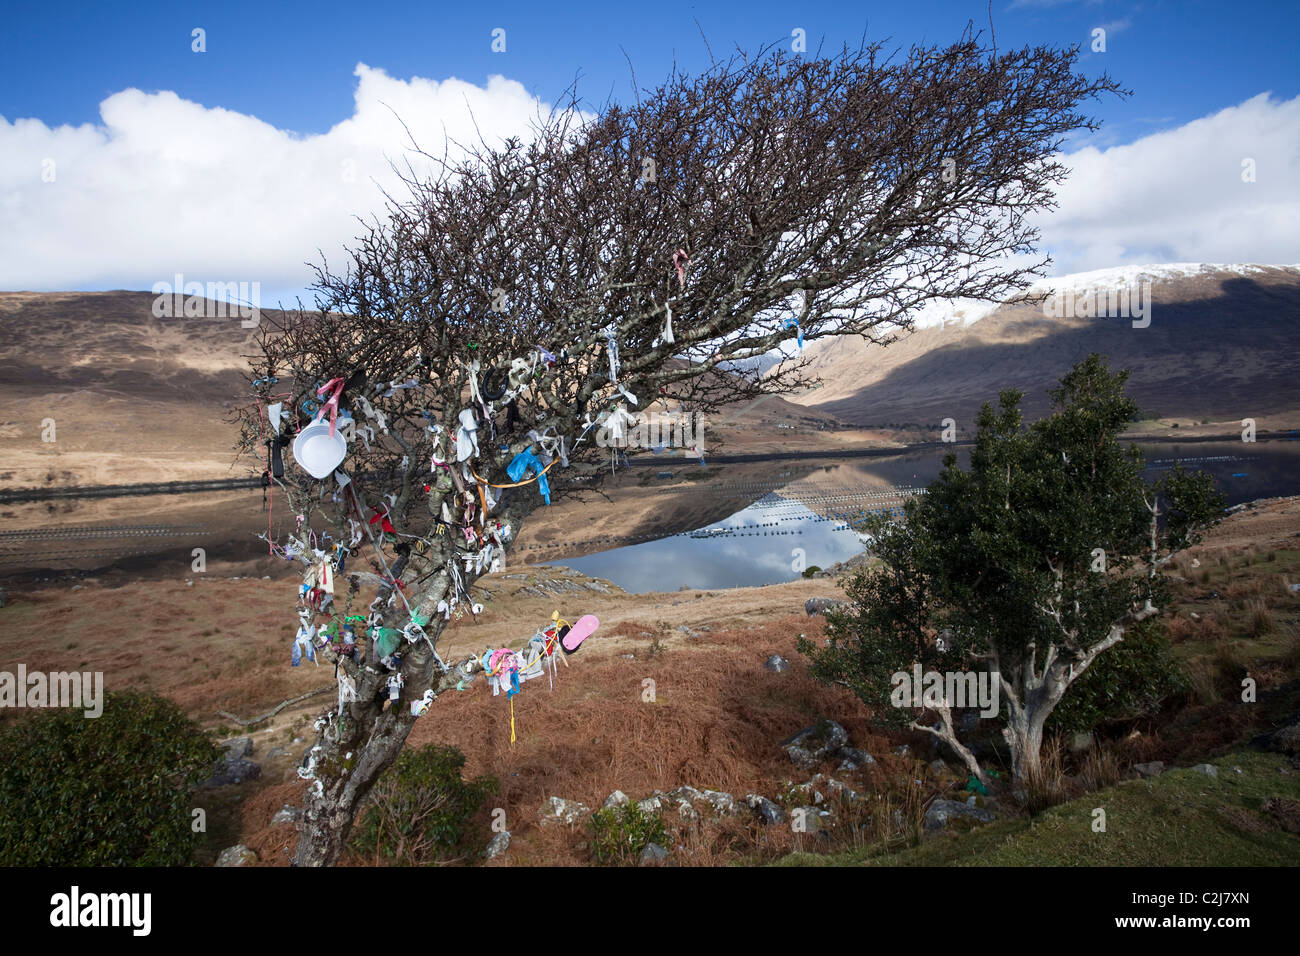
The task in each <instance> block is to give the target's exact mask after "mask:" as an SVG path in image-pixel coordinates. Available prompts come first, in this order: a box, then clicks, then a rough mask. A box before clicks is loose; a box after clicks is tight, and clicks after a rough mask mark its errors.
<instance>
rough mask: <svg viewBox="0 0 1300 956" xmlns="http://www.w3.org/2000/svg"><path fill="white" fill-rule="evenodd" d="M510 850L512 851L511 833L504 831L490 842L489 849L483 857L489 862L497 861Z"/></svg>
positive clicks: (484, 852)
mask: <svg viewBox="0 0 1300 956" xmlns="http://www.w3.org/2000/svg"><path fill="white" fill-rule="evenodd" d="M508 849H510V831H509V830H502V831H501V832H500V833H498V834H497V835H496V836H494V837H493V838H492V839H491V840H489V841H488V845H487V849H486V850H484V851H483V855H484V856H486V857H487V858H488V859H489V860H495V859H496V858H497V857H499V856H500V855H501V854H503V853H505V852H506V850H508Z"/></svg>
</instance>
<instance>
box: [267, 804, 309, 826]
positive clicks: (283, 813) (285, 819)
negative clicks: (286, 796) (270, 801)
mask: <svg viewBox="0 0 1300 956" xmlns="http://www.w3.org/2000/svg"><path fill="white" fill-rule="evenodd" d="M301 819H302V807H291V806H288V805H287V804H286V805H285V806H283V807H281V808H280V809H279V810H276V811H275V816H273V817H271V826H273V827H278V826H279V825H280V824H282V823H297V822H298V821H299V820H301Z"/></svg>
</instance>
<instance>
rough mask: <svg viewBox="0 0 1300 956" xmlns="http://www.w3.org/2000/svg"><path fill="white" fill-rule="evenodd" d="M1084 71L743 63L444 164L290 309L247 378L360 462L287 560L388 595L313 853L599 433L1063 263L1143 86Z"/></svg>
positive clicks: (437, 678)
mask: <svg viewBox="0 0 1300 956" xmlns="http://www.w3.org/2000/svg"><path fill="white" fill-rule="evenodd" d="M1077 56H1078V51H1077V49H1068V50H1057V49H1050V48H1035V49H1022V50H1012V51H996V50H990V49H988V48H987V47H986V46H985V45H984V44H983V43H982V41H981V39H980V37H979V36H978V35H976V34H971V33H967V35H965V36H964V37H963V38H962V39H961V40H960V41H959V42H957V43H955V44H953V45H952V46H949V47H947V48H944V49H940V48H926V49H913V50H911V51H910V53H907V54H893V55H890V54H885V53H883V52H882V48H881V46H880V45H878V44H877V45H870V46H862V47H859V48H858V49H856V50H852V49H848V48H846V49H845V50H843V52H841V53H840V54H839V55H838V56H835V57H832V58H804V57H799V56H790V55H788V54H784V53H782V52H780V51H775V52H773V51H771V50H768V51H763V52H762V53H761V54H760V56H758V57H756V58H750V57H747V56H744V55H737V56H735V57H733V58H732V59H730V60H728V61H725V62H715V63H714V65H713V66H712V67H711V68H710V69H708V70H707V71H705V72H703V73H702V74H701V75H699V76H696V77H688V76H685V75H674V76H673V77H671V78H670V79H669V80H668V81H667V82H665V83H664V84H663V85H661V86H659V87H658V88H657V89H653V90H642V91H640V92H639V93H638V95H637V97H636V99H635V101H634V102H633V103H631V104H624V105H617V104H614V105H608V106H607V107H606V108H604V109H603V110H602V111H600V112H599V114H598V115H597V116H595V117H594V118H592V117H588V116H585V115H584V114H582V113H581V112H580V111H579V109H578V103H577V101H576V99H574V98H573V97H570V99H569V101H568V102H566V103H565V104H563V108H562V109H556V110H554V111H552V112H551V113H549V114H548V115H546V116H541V117H539V118H538V119H537V120H536V121H535V122H534V123H533V124H532V128H531V130H530V135H529V136H528V137H526V138H525V139H511V140H508V141H506V142H505V143H504V144H498V145H493V144H488V143H480V144H477V145H470V146H467V147H465V150H466V151H465V153H464V155H463V156H462V157H461V158H459V159H456V160H455V161H452V160H449V159H448V158H447V157H446V156H444V157H443V158H441V159H438V158H436V157H428V159H429V161H430V162H431V163H433V164H434V165H433V170H434V172H433V173H432V174H431V175H430V176H429V177H428V178H422V177H421V176H417V175H414V174H408V175H407V176H405V177H404V178H405V180H406V185H407V186H409V189H410V196H409V198H407V199H404V200H402V201H400V202H398V201H395V200H390V203H389V205H388V208H387V210H386V212H385V214H384V216H383V217H381V218H379V219H376V220H374V221H373V222H371V223H369V224H367V225H366V227H365V229H364V233H363V235H361V236H360V237H358V239H357V240H356V241H355V247H354V248H353V249H352V250H351V251H350V253H349V261H348V262H347V264H346V268H344V269H343V270H342V271H341V272H339V273H336V272H333V271H331V270H330V269H329V268H328V267H327V266H325V265H322V266H319V267H317V270H316V271H317V278H316V283H315V296H316V302H315V308H314V309H312V310H309V311H308V310H302V309H300V310H297V311H293V312H288V313H285V314H283V315H282V316H281V317H280V318H279V319H276V320H273V321H272V322H263V330H264V332H263V337H262V340H261V350H262V354H261V356H260V357H259V358H258V359H257V360H256V362H255V364H254V368H253V371H252V374H251V375H250V376H249V377H250V379H251V380H253V381H254V383H255V385H256V387H258V388H260V389H262V392H261V394H263V395H264V396H265V398H266V401H267V402H271V401H273V399H272V397H271V396H272V393H277V394H278V393H284V392H288V393H290V394H291V396H292V397H291V398H286V399H283V409H284V414H285V415H286V416H287V418H286V420H285V421H284V422H283V423H282V426H281V435H282V436H284V437H285V438H291V437H293V436H294V434H295V433H296V432H297V431H298V430H299V429H304V428H305V427H306V426H308V425H309V423H310V421H311V416H312V413H313V412H315V413H316V414H317V415H319V414H320V411H318V410H317V409H318V406H325V408H324V411H326V412H327V413H328V414H327V416H326V418H325V421H326V422H328V421H329V417H330V416H332V415H333V414H334V412H335V409H345V410H346V411H347V412H349V413H350V416H351V419H352V421H353V423H354V425H353V426H352V428H353V430H352V431H351V432H350V433H349V434H351V435H352V437H351V440H350V441H349V442H348V444H347V450H346V459H345V460H344V461H343V462H341V463H340V464H339V466H338V467H339V470H338V472H337V473H334V474H331V473H330V472H329V471H328V470H327V469H328V467H329V466H330V464H331V462H328V461H327V462H326V463H325V464H324V465H321V466H318V469H323V470H324V478H323V480H316V479H314V478H313V477H312V476H310V475H308V474H306V473H305V472H304V471H303V470H302V469H301V468H300V467H298V465H296V464H289V465H288V466H287V467H286V468H285V470H284V474H283V477H279V476H277V477H276V479H275V481H276V485H277V486H278V487H279V489H280V490H281V491H282V493H283V494H284V495H285V496H287V498H288V500H289V502H290V507H291V509H292V512H293V513H294V514H295V515H300V516H301V522H300V527H301V531H300V533H297V534H295V535H293V536H291V539H290V540H289V541H288V542H278V543H277V544H279V545H280V546H284V545H285V544H287V545H288V549H289V550H288V552H287V553H288V554H289V556H291V557H296V558H297V559H298V560H300V561H301V562H302V564H303V566H304V569H305V573H306V574H308V575H309V576H316V577H317V578H319V577H320V576H323V575H326V574H328V573H330V572H333V571H337V570H338V559H339V557H340V556H341V557H343V558H344V559H345V561H346V565H345V567H344V568H343V574H342V575H340V577H346V578H349V579H351V578H357V579H358V580H357V583H358V585H370V584H376V585H377V586H378V594H377V597H376V599H375V601H374V602H373V603H372V604H371V605H370V607H369V609H368V613H367V614H366V618H367V620H366V621H365V622H364V625H362V624H361V623H360V622H358V631H357V633H358V636H359V637H362V638H369V640H368V642H363V643H367V647H366V650H365V651H364V652H363V653H360V654H359V655H357V656H356V659H355V660H354V659H352V657H346V658H344V659H343V660H342V661H341V662H340V670H339V673H340V696H339V702H338V704H337V705H336V706H335V707H334V708H333V709H332V710H331V711H330V712H329V713H328V714H326V715H325V716H324V717H323V718H322V720H321V721H320V726H321V732H320V737H319V741H318V744H317V746H316V747H315V748H314V750H313V753H312V759H311V762H310V770H309V773H310V774H311V775H312V776H314V780H315V782H314V783H313V785H312V787H311V788H310V790H309V795H308V798H307V806H306V813H305V817H304V820H303V824H302V835H301V838H300V841H299V844H298V851H297V855H296V862H297V863H298V864H300V865H319V864H329V863H332V862H333V861H335V860H336V859H337V858H338V857H339V854H340V853H341V851H342V849H343V846H344V841H345V839H346V837H347V834H348V831H349V828H350V827H351V825H352V820H353V817H354V815H355V813H356V810H357V808H358V805H359V802H360V801H361V800H362V799H363V798H364V797H365V796H366V794H367V792H368V791H369V790H370V788H371V786H372V785H373V784H374V782H375V780H376V778H377V777H378V776H379V774H381V773H382V772H383V771H384V769H385V768H387V767H388V766H389V765H390V764H392V762H393V760H394V759H395V757H396V756H397V753H398V751H399V750H400V748H401V747H402V744H403V742H404V741H405V739H406V737H407V734H408V733H409V732H410V729H411V726H412V723H413V722H414V720H415V719H416V718H415V717H413V716H412V713H411V708H410V706H409V705H410V703H411V702H413V701H418V700H420V699H421V698H422V697H423V698H424V699H425V700H428V699H430V697H436V696H437V695H438V694H439V693H441V692H442V691H443V690H444V689H446V688H447V687H449V686H454V685H455V683H456V681H457V680H458V679H459V675H460V670H459V669H458V668H457V667H455V666H453V664H452V663H450V662H447V661H444V660H443V659H442V658H441V656H440V655H438V653H437V650H436V648H437V644H438V637H439V634H440V633H441V630H442V627H443V625H444V622H445V621H446V619H447V616H448V614H450V613H464V612H465V610H466V609H467V608H468V609H470V610H472V609H473V598H472V597H471V589H472V587H473V584H474V581H475V579H476V578H477V577H478V576H479V575H480V574H482V573H485V572H487V571H488V570H489V569H490V568H491V567H492V566H493V564H494V562H495V561H496V559H498V558H501V557H502V556H503V554H504V552H505V551H508V550H509V543H510V540H511V538H512V535H517V534H518V531H519V528H520V526H521V524H522V522H523V520H524V519H525V518H526V516H527V515H528V514H529V513H530V512H531V511H532V510H533V509H534V508H537V507H539V506H541V505H543V501H544V499H545V496H546V495H547V494H549V495H550V496H551V500H556V499H557V498H559V497H561V496H565V495H570V494H574V493H576V492H578V491H581V490H583V489H588V488H591V487H593V486H594V485H595V484H596V483H597V482H598V481H599V476H600V475H601V474H602V473H604V472H607V471H608V470H609V464H610V462H609V457H608V456H609V452H608V450H607V449H603V448H600V447H598V445H597V442H596V440H595V436H596V434H597V430H598V429H602V428H603V429H605V430H606V431H607V432H614V433H617V430H618V429H619V428H622V427H626V425H625V424H624V423H625V422H626V419H627V416H628V415H629V414H630V413H636V412H641V411H645V410H646V409H647V408H648V407H649V406H651V405H652V404H654V403H657V402H663V403H665V405H671V407H673V408H677V409H685V410H687V411H689V412H693V413H695V414H697V415H704V414H708V413H709V412H711V411H712V410H714V409H718V408H720V407H722V406H724V405H727V404H730V403H734V402H737V401H741V400H746V399H751V398H754V397H757V396H759V395H763V394H770V393H786V392H790V391H793V390H797V389H801V388H805V387H807V386H808V385H810V384H812V382H811V380H810V378H809V376H808V375H807V374H806V369H804V367H803V366H802V364H801V363H800V362H798V361H794V360H792V361H788V362H786V363H784V364H783V365H782V366H781V367H779V368H778V369H776V370H775V371H770V372H768V374H766V375H760V374H759V373H758V371H757V370H756V368H755V367H754V366H753V365H746V364H745V360H747V359H752V358H755V357H757V356H761V355H764V354H767V353H769V352H770V351H772V350H773V349H775V348H777V347H780V346H783V345H785V344H786V343H793V342H794V341H795V340H796V339H799V340H801V341H802V343H804V344H807V343H809V342H812V341H816V340H818V339H821V338H824V337H827V336H839V335H860V336H865V337H868V338H869V339H871V340H873V341H876V342H882V343H883V342H888V341H890V340H891V339H892V338H894V337H895V336H897V335H898V334H900V333H902V332H905V331H907V330H908V329H909V328H910V327H911V316H912V315H913V314H914V313H915V312H916V310H917V309H918V308H920V307H921V306H923V305H924V304H925V303H926V302H927V301H929V300H931V299H936V298H951V297H969V298H976V299H985V300H999V299H1001V298H1003V297H1004V296H1006V295H1008V294H1010V293H1012V292H1015V291H1017V290H1021V289H1023V288H1024V287H1025V285H1026V284H1027V283H1028V282H1029V281H1030V279H1031V278H1032V277H1034V276H1035V275H1038V274H1040V271H1041V268H1042V267H1043V266H1044V265H1046V260H1043V261H1038V262H1036V263H1034V264H1031V265H1009V264H1008V261H1009V260H1008V256H1010V255H1012V254H1016V253H1026V252H1032V251H1033V249H1034V247H1035V244H1036V241H1037V238H1038V236H1037V233H1036V232H1035V230H1034V228H1033V227H1032V225H1031V224H1030V223H1031V217H1032V215H1033V214H1035V213H1037V212H1040V211H1042V210H1043V209H1044V208H1047V207H1049V206H1050V205H1051V204H1052V197H1053V191H1054V187H1055V185H1056V184H1057V183H1058V182H1059V181H1060V180H1061V179H1062V178H1063V177H1064V175H1065V168H1064V166H1063V165H1062V164H1061V163H1060V162H1059V161H1057V159H1056V158H1055V156H1056V153H1057V151H1058V149H1059V147H1060V144H1061V142H1062V140H1063V137H1064V136H1065V135H1066V134H1068V133H1070V132H1072V131H1076V130H1079V129H1093V128H1095V123H1094V121H1093V120H1091V119H1089V118H1087V117H1085V116H1083V115H1080V114H1079V113H1078V112H1076V108H1077V107H1078V106H1079V104H1080V103H1082V102H1083V101H1085V100H1087V99H1089V98H1093V97H1097V96H1099V95H1101V94H1105V93H1115V92H1120V91H1119V90H1118V88H1117V87H1116V85H1115V84H1114V83H1113V82H1112V81H1111V80H1110V79H1108V78H1106V77H1102V78H1100V79H1093V78H1088V77H1084V76H1082V75H1081V74H1080V73H1078V72H1077V71H1076V69H1075V65H1076V60H1077ZM1017 261H1018V262H1022V263H1023V262H1024V261H1025V260H1024V259H1023V257H1022V258H1020V259H1018V260H1017ZM790 351H792V352H793V348H791V349H790ZM271 378H275V379H277V380H278V381H277V382H275V383H271V382H270V381H269V380H270V379H271ZM332 399H336V401H335V402H333V403H332V404H331V400H332ZM261 416H262V412H260V411H259V412H258V413H257V414H256V415H252V414H250V415H249V416H248V418H247V419H246V420H245V441H246V447H248V449H249V450H250V451H254V450H256V446H257V444H258V442H259V441H260V438H259V436H260V435H262V434H263V431H264V429H265V425H264V424H263V421H262V417H261ZM344 419H345V420H346V416H344ZM336 427H347V426H346V424H336ZM299 464H301V463H299ZM543 469H545V475H544V476H543V478H541V479H540V480H539V479H538V472H539V471H541V470H543ZM521 483H522V484H521ZM372 522H373V523H372ZM326 533H328V534H329V535H330V538H329V539H325V537H324V535H325V534H326ZM309 539H314V540H309ZM341 549H348V550H347V552H346V554H344V553H343V552H342V550H341ZM367 564H369V566H370V568H371V570H372V571H374V572H375V575H374V576H369V572H365V573H364V574H356V573H355V572H358V571H364V569H365V566H366V565H367ZM308 593H310V592H308ZM308 613H309V614H310V611H309V612H308ZM314 623H315V622H314V621H312V620H310V618H309V620H308V623H307V624H306V625H305V628H306V629H308V630H309V629H310V627H311V626H313V625H314ZM394 650H397V651H398V656H397V657H396V658H394V657H393V656H392V653H393V651H394ZM325 653H326V655H327V656H330V657H333V655H334V651H333V650H332V649H327V650H326V651H325ZM394 694H396V698H395V699H394V700H393V703H392V704H391V706H390V705H389V700H390V698H393V695H394ZM426 719H436V709H435V710H434V711H433V713H432V714H431V716H430V717H428V718H426Z"/></svg>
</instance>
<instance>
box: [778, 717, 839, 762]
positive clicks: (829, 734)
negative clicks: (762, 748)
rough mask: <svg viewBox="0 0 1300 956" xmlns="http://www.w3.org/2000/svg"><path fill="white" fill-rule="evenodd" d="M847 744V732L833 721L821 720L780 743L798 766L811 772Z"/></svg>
mask: <svg viewBox="0 0 1300 956" xmlns="http://www.w3.org/2000/svg"><path fill="white" fill-rule="evenodd" d="M848 742H849V734H848V731H846V730H845V729H844V728H843V727H841V726H840V725H839V724H837V723H836V722H835V721H833V720H826V719H822V720H819V721H817V723H815V724H813V725H812V726H811V727H805V728H804V729H803V730H801V731H799V732H798V733H797V734H795V735H794V736H793V737H790V738H789V739H787V740H785V741H782V743H781V747H782V748H783V749H784V750H785V752H786V754H787V755H788V756H789V758H790V759H791V760H793V761H794V762H795V763H796V764H797V765H798V766H800V767H802V768H803V769H805V770H812V769H813V768H814V767H816V766H817V764H818V763H820V762H821V761H822V760H825V759H826V758H828V757H830V756H831V755H832V754H834V753H836V752H837V751H838V750H839V749H840V748H841V747H844V746H846V745H847V744H848Z"/></svg>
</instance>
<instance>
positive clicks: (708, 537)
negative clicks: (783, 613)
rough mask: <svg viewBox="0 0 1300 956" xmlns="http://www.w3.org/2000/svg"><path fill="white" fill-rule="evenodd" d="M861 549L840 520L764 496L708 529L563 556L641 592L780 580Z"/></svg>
mask: <svg viewBox="0 0 1300 956" xmlns="http://www.w3.org/2000/svg"><path fill="white" fill-rule="evenodd" d="M796 549H802V551H803V555H802V557H800V555H799V554H798V551H797V550H796ZM861 550H862V539H861V538H860V537H859V536H858V534H857V533H856V532H855V531H853V530H851V529H850V528H849V527H848V525H846V524H845V523H844V522H843V521H837V520H833V519H831V518H827V517H823V516H820V515H818V514H816V513H815V512H813V511H812V510H810V509H809V508H808V507H806V506H805V505H803V504H802V503H800V502H799V501H796V500H791V499H786V498H783V497H781V496H779V495H768V496H767V497H765V498H764V499H762V500H761V501H758V502H756V503H754V504H752V505H750V506H749V507H748V508H745V509H744V510H742V511H738V512H736V513H735V514H734V515H731V516H730V517H729V518H725V519H723V520H722V521H719V522H717V523H715V524H711V525H708V526H707V527H706V528H703V529H698V530H696V531H694V532H683V533H682V534H677V535H673V536H672V537H669V538H661V539H659V540H658V541H648V542H646V543H645V544H635V545H631V546H629V547H626V548H614V549H613V550H610V551H602V552H600V553H599V554H590V555H587V556H585V557H582V558H573V559H567V560H565V562H564V563H565V564H566V565H568V566H569V567H571V568H576V569H578V570H580V571H582V572H583V573H584V574H590V575H592V576H595V577H601V578H606V579H608V580H610V581H613V582H614V583H615V584H617V585H619V586H620V587H622V588H623V589H624V590H626V591H630V592H632V593H634V594H640V593H643V592H645V591H676V590H678V589H680V588H681V587H683V586H686V587H692V588H735V587H756V586H759V585H763V584H779V583H781V582H782V581H793V580H795V579H796V578H798V577H799V576H800V572H799V571H796V570H795V567H796V566H798V567H801V568H802V567H813V566H817V567H823V568H824V567H828V566H829V565H832V564H835V563H837V562H839V561H843V560H845V559H847V558H850V557H852V556H853V555H855V554H858V553H859V552H860V551H861ZM800 562H802V563H800Z"/></svg>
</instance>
